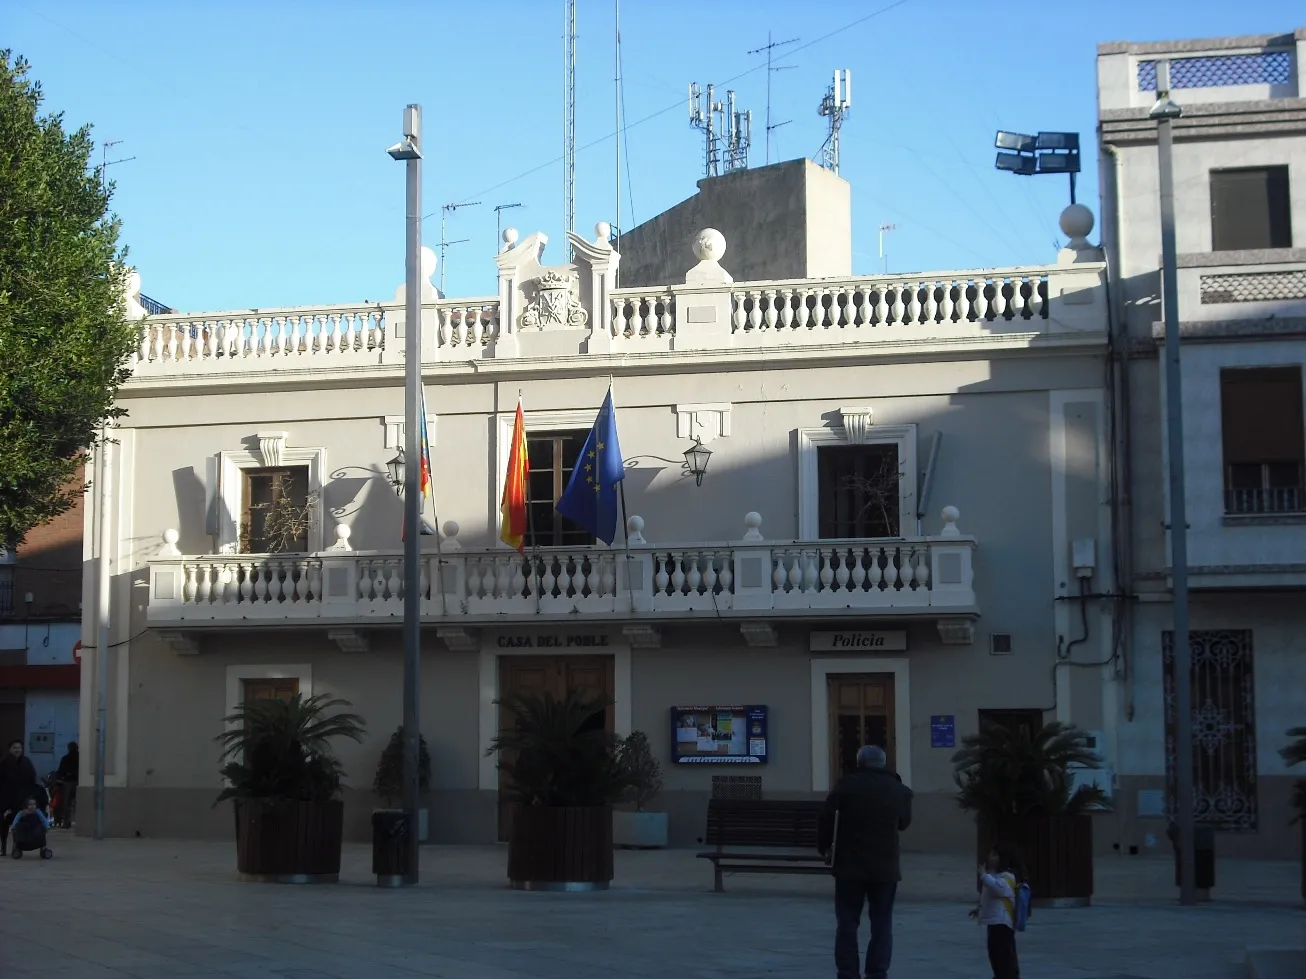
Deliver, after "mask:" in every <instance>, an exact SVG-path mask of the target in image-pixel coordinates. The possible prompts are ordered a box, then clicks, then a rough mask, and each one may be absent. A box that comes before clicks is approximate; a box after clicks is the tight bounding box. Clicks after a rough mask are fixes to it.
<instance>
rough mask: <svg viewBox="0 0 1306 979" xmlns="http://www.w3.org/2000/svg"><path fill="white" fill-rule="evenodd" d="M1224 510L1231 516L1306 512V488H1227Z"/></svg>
mask: <svg viewBox="0 0 1306 979" xmlns="http://www.w3.org/2000/svg"><path fill="white" fill-rule="evenodd" d="M1224 512H1225V513H1226V514H1228V515H1229V516H1254V515H1256V514H1267V515H1270V514H1276V513H1302V512H1306V490H1303V488H1302V487H1301V486H1277V487H1272V488H1269V489H1226V490H1225V491H1224Z"/></svg>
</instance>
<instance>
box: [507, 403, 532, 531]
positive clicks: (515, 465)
mask: <svg viewBox="0 0 1306 979" xmlns="http://www.w3.org/2000/svg"><path fill="white" fill-rule="evenodd" d="M530 474H531V463H530V458H529V457H528V456H527V453H526V421H525V419H524V418H523V416H522V410H521V398H518V399H517V417H516V419H514V421H513V423H512V448H511V449H510V450H509V453H508V474H507V476H505V477H504V480H503V500H502V501H501V502H500V504H499V514H500V519H499V540H501V541H503V542H504V543H505V544H507V545H508V546H509V547H515V548H517V550H518V551H519V552H521V553H522V554H525V553H526V480H527V478H528V477H529V476H530Z"/></svg>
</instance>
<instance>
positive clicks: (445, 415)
mask: <svg viewBox="0 0 1306 979" xmlns="http://www.w3.org/2000/svg"><path fill="white" fill-rule="evenodd" d="M1085 218H1087V222H1086V223H1085ZM1063 224H1065V225H1066V227H1067V230H1068V232H1069V233H1072V234H1074V236H1075V242H1074V245H1075V247H1071V248H1068V249H1067V250H1065V251H1063V252H1062V253H1061V256H1060V257H1059V261H1058V263H1057V264H1052V265H1048V266H1041V267H1031V268H1013V269H992V270H984V271H976V272H955V273H943V274H930V275H917V276H912V275H894V276H869V277H848V276H845V277H841V278H834V279H808V280H786V281H752V282H733V281H732V280H731V277H730V275H729V274H728V273H727V272H726V271H725V269H724V268H723V267H722V264H721V258H722V257H723V255H724V253H725V249H726V248H727V247H728V243H727V242H726V241H724V240H723V239H722V237H721V235H720V234H719V233H716V232H711V231H704V232H703V233H702V234H701V235H699V236H698V237H697V240H696V241H695V242H694V245H693V247H694V254H693V255H691V254H689V250H688V249H686V254H685V256H684V261H683V266H684V267H685V268H686V269H687V270H688V271H687V272H685V273H682V275H681V276H680V279H681V280H683V281H678V282H676V283H675V284H664V285H658V286H649V287H638V288H632V289H624V288H622V289H618V288H616V287H615V280H616V269H617V267H618V265H619V263H620V261H621V256H620V255H619V254H618V252H616V251H614V250H613V249H612V247H611V245H610V243H609V238H610V232H609V229H608V228H607V226H606V225H600V226H599V227H598V228H597V229H596V232H597V237H596V238H595V239H594V240H589V239H585V238H582V237H579V236H572V240H571V242H570V244H571V245H572V246H573V248H574V253H575V259H574V263H573V264H571V265H564V266H549V267H545V266H542V265H541V264H540V255H541V250H542V247H543V245H544V243H545V238H544V236H543V235H539V234H534V235H530V236H527V237H525V238H522V239H521V240H518V236H517V234H516V232H515V231H512V230H511V229H510V230H509V231H508V232H506V233H505V240H506V244H505V247H504V249H503V251H502V252H501V253H500V254H499V255H497V256H496V259H495V261H496V262H497V265H498V270H499V290H498V295H497V296H493V297H485V298H480V299H458V300H453V299H446V298H443V297H440V296H439V295H438V294H437V293H436V291H435V289H434V287H433V286H432V287H424V296H423V312H422V316H423V333H422V358H423V360H422V374H423V380H424V385H425V397H426V405H427V412H428V429H429V433H430V439H431V442H432V449H433V455H434V489H435V494H434V495H435V500H436V503H437V506H438V518H434V517H433V516H432V515H431V513H430V512H429V511H428V512H427V519H428V520H431V522H432V523H435V524H437V525H438V526H439V527H440V531H441V533H440V534H439V536H438V537H435V536H428V537H424V538H423V545H422V546H423V574H422V578H421V581H420V582H419V583H418V588H419V589H420V595H421V602H422V611H423V631H422V665H421V672H422V691H421V697H422V708H421V709H422V718H423V722H422V727H423V734H424V736H425V737H426V739H427V740H428V742H429V744H430V750H431V754H432V761H433V770H434V774H433V788H432V792H431V795H430V798H429V799H428V800H427V806H428V807H429V809H430V811H431V836H432V838H433V839H436V840H440V841H445V842H476V841H488V840H493V839H495V838H496V836H497V835H498V834H499V832H500V830H501V827H499V824H498V820H497V818H496V813H497V811H498V799H499V776H498V773H497V771H496V768H495V764H494V760H493V759H492V758H490V757H488V756H487V754H486V749H487V748H488V747H489V744H490V742H491V740H492V739H493V737H494V736H495V734H496V732H497V731H498V729H499V724H500V721H501V717H500V709H499V707H498V706H497V705H496V701H497V700H498V699H499V698H500V697H501V696H502V695H504V694H505V693H507V692H509V691H511V690H514V689H518V688H521V687H523V686H526V687H536V688H541V687H543V688H548V689H554V690H559V691H560V690H562V689H565V688H566V687H567V686H573V687H578V688H580V689H583V690H589V691H593V692H597V693H603V694H607V695H608V696H610V697H611V698H612V700H613V707H612V708H611V710H610V711H609V712H608V714H607V717H606V719H605V722H606V723H607V724H608V725H609V726H610V727H611V728H612V729H613V730H614V731H616V732H617V733H619V734H625V733H628V732H630V731H632V730H641V731H644V732H645V733H646V734H648V736H649V738H650V740H651V741H652V743H653V745H654V746H655V748H659V749H660V750H659V757H660V759H661V761H662V763H663V767H664V770H665V773H666V784H665V787H664V790H663V792H662V795H661V797H660V798H659V800H658V801H657V802H656V803H655V804H654V805H655V806H656V807H658V808H661V809H664V810H666V811H668V812H669V813H670V814H671V821H670V825H671V837H672V841H673V842H676V843H688V842H692V841H693V840H695V839H696V838H698V837H700V836H701V835H702V832H703V822H704V813H705V810H706V802H707V800H708V798H709V797H711V795H712V794H713V792H714V791H715V792H721V791H735V792H740V791H742V792H760V793H761V794H763V795H764V796H766V797H772V798H784V797H800V798H801V797H808V796H813V795H820V794H821V793H823V792H824V791H825V790H826V789H827V788H828V786H829V785H830V782H831V780H832V778H834V777H836V776H837V775H838V773H839V772H840V771H841V770H842V769H843V768H844V767H845V766H846V765H848V764H849V763H850V760H851V757H852V753H853V752H854V751H855V749H856V747H857V746H858V745H860V744H861V743H863V742H867V741H873V742H878V743H882V744H883V745H884V746H885V747H886V749H887V750H888V752H889V755H890V758H891V759H892V762H893V764H894V765H895V766H896V767H897V769H898V771H899V772H900V773H901V774H902V777H903V779H904V781H906V782H907V783H908V784H910V785H911V786H912V787H913V788H914V789H915V790H916V792H917V799H918V803H917V815H916V824H915V828H914V829H913V832H912V834H911V838H910V845H913V846H917V847H935V848H937V847H956V848H957V849H959V850H964V849H968V848H969V847H971V846H973V835H972V831H971V829H970V828H969V822H968V819H967V817H966V816H965V815H964V814H963V813H961V812H959V810H958V809H957V806H956V803H955V801H954V798H953V795H954V791H955V787H954V785H953V781H952V768H951V764H950V758H951V756H952V753H953V749H954V747H955V745H956V744H957V742H958V741H959V740H960V738H961V737H963V736H964V735H965V734H967V733H970V732H972V731H974V730H976V729H977V727H978V725H979V723H980V721H981V717H982V716H984V715H985V712H989V713H988V715H987V716H989V717H990V718H991V719H994V720H1000V721H1003V722H1007V723H1034V722H1036V721H1038V720H1042V719H1052V718H1061V719H1063V720H1072V719H1073V720H1076V721H1078V722H1079V723H1080V724H1081V725H1082V726H1084V727H1087V728H1089V729H1090V730H1094V731H1098V732H1101V733H1102V737H1103V742H1104V750H1105V744H1106V743H1108V742H1109V741H1110V739H1111V737H1113V735H1112V733H1111V728H1112V725H1113V724H1114V718H1113V717H1112V716H1111V710H1110V709H1109V705H1110V703H1111V698H1110V697H1109V696H1108V695H1107V694H1105V693H1104V689H1105V687H1106V685H1108V684H1109V683H1110V682H1111V681H1110V677H1109V675H1108V674H1107V673H1106V671H1104V670H1103V669H1100V668H1088V669H1080V670H1068V669H1065V670H1062V669H1058V668H1057V664H1058V663H1063V662H1070V661H1075V662H1078V661H1080V660H1083V661H1084V662H1085V663H1091V662H1095V661H1099V660H1101V659H1103V658H1104V656H1106V655H1107V654H1108V653H1109V648H1110V647H1109V643H1110V637H1111V632H1112V628H1111V623H1112V618H1111V614H1110V609H1109V606H1107V605H1103V604H1102V603H1101V602H1097V601H1094V600H1093V599H1090V598H1085V597H1084V596H1086V595H1093V594H1098V593H1111V592H1113V591H1114V589H1115V587H1116V586H1115V582H1114V579H1113V577H1112V571H1111V569H1112V567H1113V555H1112V553H1111V536H1110V524H1111V521H1110V507H1109V499H1108V496H1107V487H1108V482H1109V481H1108V473H1107V463H1108V461H1109V458H1110V453H1109V450H1108V426H1107V400H1106V397H1105V391H1104V384H1103V378H1104V377H1105V374H1106V352H1107V302H1106V288H1105V266H1104V265H1103V263H1102V262H1101V261H1100V257H1101V255H1100V252H1097V251H1095V250H1093V249H1091V248H1089V247H1088V245H1087V241H1086V240H1085V238H1084V236H1085V235H1087V234H1088V232H1089V230H1090V229H1091V215H1087V212H1086V211H1083V212H1080V213H1077V214H1076V215H1074V216H1073V217H1072V218H1070V219H1069V220H1068V223H1067V222H1063ZM424 271H425V272H426V275H427V278H428V279H429V278H430V275H431V274H432V273H433V272H434V262H433V260H432V259H431V258H430V257H429V256H428V259H427V263H426V267H425V269H424ZM402 299H403V295H402V289H401V290H400V293H399V295H398V296H397V297H396V301H395V302H393V303H385V304H380V305H360V306H354V307H339V308H337V307H312V308H300V309H286V310H261V311H249V312H233V313H202V314H193V315H187V314H169V315H159V316H150V317H148V318H146V319H144V320H143V324H142V331H141V346H140V349H139V351H138V353H137V355H136V357H135V358H134V360H135V362H134V373H133V377H132V379H131V380H130V381H129V382H128V383H127V385H126V386H125V387H124V388H123V389H122V391H121V405H122V407H123V408H124V409H126V415H125V416H124V418H123V419H122V420H121V423H120V426H119V427H118V428H117V429H116V431H115V442H116V446H117V448H116V450H115V457H114V459H113V464H112V471H113V473H114V477H113V480H112V492H113V501H114V502H113V507H112V510H111V520H112V521H113V526H112V527H111V536H112V540H113V542H114V543H113V545H112V551H111V553H110V554H109V568H110V572H109V573H110V574H111V575H112V593H113V602H112V615H111V622H110V626H111V629H110V645H109V648H108V650H107V652H106V655H105V657H104V663H103V665H104V668H105V670H106V671H107V672H106V686H107V690H108V693H109V695H108V702H107V731H106V737H107V745H108V747H107V762H106V769H105V779H106V784H107V787H108V789H107V796H106V814H107V825H108V831H109V832H110V833H111V834H113V835H134V834H136V833H140V834H141V835H146V836H155V835H178V836H193V835H200V836H217V837H221V836H226V835H228V834H229V833H230V832H231V820H230V816H229V814H225V813H224V811H222V810H214V809H213V808H212V802H213V799H214V797H215V795H216V794H217V792H218V790H219V788H220V778H219V776H218V747H217V745H216V743H215V741H214V738H215V736H216V735H218V734H219V733H220V732H221V731H222V730H223V723H224V722H223V718H224V717H225V716H226V715H228V714H229V713H230V712H231V710H232V709H233V708H234V707H235V706H236V705H237V704H239V703H240V702H242V700H244V699H246V698H250V697H257V696H276V695H281V694H286V693H291V692H295V691H298V692H300V693H304V694H309V693H324V692H329V693H332V694H334V695H337V696H340V697H344V698H345V699H347V700H349V701H351V702H352V703H353V705H354V708H355V709H356V710H357V711H358V712H359V713H361V714H362V715H363V716H364V717H365V718H367V720H368V722H369V728H370V730H369V737H368V740H367V741H366V742H365V743H364V744H362V745H354V744H344V745H342V746H341V756H342V760H343V762H344V765H345V768H346V769H347V772H348V779H347V790H346V811H347V832H348V833H349V834H350V835H351V836H353V837H354V838H363V837H365V836H366V835H367V834H368V832H369V830H368V816H369V813H370V810H371V808H372V807H373V806H374V805H375V804H377V802H378V800H376V799H374V798H373V796H372V794H371V791H370V785H371V781H372V777H373V773H374V771H375V766H376V763H377V760H378V758H379V755H380V752H381V750H382V748H383V747H384V745H385V742H386V740H387V739H388V737H389V736H390V734H391V733H392V732H393V731H394V730H395V728H396V727H397V726H398V725H399V722H400V717H401V704H400V682H401V675H402V668H401V651H400V622H401V617H402V600H401V598H400V589H401V587H402V581H401V577H402V560H401V551H400V547H401V544H400V533H401V518H402V507H401V501H400V499H399V498H398V496H397V495H396V493H395V491H394V489H393V488H392V484H391V480H390V469H391V468H392V467H391V465H389V464H391V463H394V462H397V461H398V460H397V459H396V452H397V450H398V448H399V446H400V445H401V444H402V439H403V418H402V404H403V389H402V372H403V360H402V348H403V343H402V337H403V334H404V327H405V323H404V311H403V303H402ZM609 386H611V389H612V391H613V395H614V401H615V404H616V418H617V429H618V432H619V440H620V447H621V452H622V455H623V458H624V463H625V479H624V500H625V507H626V513H625V517H626V518H627V519H626V521H625V526H626V530H627V534H626V537H625V538H624V539H623V537H622V536H621V535H618V537H617V539H616V542H615V544H614V545H613V546H612V547H609V546H607V545H604V544H602V543H597V544H596V543H595V542H594V539H593V538H592V537H590V536H589V535H588V533H586V532H584V531H583V530H581V529H580V528H577V527H575V526H573V525H570V524H568V523H566V522H565V521H563V520H562V519H561V518H559V517H558V516H557V515H556V513H555V511H554V509H553V502H554V501H555V500H556V499H557V496H558V494H559V493H560V492H561V490H562V488H563V487H564V485H565V484H566V482H567V481H568V479H569V478H570V473H571V470H572V468H573V466H575V465H576V464H577V454H578V452H579V448H580V445H581V443H582V442H583V441H584V438H585V436H586V434H587V432H588V430H589V428H590V426H591V425H592V424H593V423H594V420H595V417H596V414H597V411H598V408H599V406H600V404H601V402H602V400H603V398H604V395H605V393H606V392H607V391H608V389H609ZM519 397H520V399H521V402H522V404H523V406H524V411H525V421H526V430H527V438H528V445H529V454H530V466H531V477H530V485H529V490H530V500H531V514H532V527H531V534H530V540H529V542H528V545H529V546H528V547H527V548H526V554H525V557H523V556H521V555H519V554H518V553H517V552H516V551H514V550H511V549H509V548H507V547H506V546H504V545H502V544H501V543H499V541H498V521H499V505H500V500H501V497H502V493H503V481H504V475H505V470H506V467H507V453H508V448H509V439H510V436H511V431H512V419H513V415H514V412H515V408H516V405H517V402H518V398H519ZM699 443H701V444H702V445H703V446H704V447H706V448H707V449H709V450H710V451H711V458H710V463H709V465H708V467H707V470H706V472H705V473H700V475H701V477H702V478H701V484H700V481H699V480H698V479H696V478H695V475H694V474H693V473H692V472H691V471H690V470H689V468H688V464H687V462H686V457H685V450H686V449H687V448H689V447H691V446H694V445H696V444H699ZM582 462H583V461H582ZM700 469H701V467H700ZM278 512H279V513H281V515H282V516H283V517H284V516H285V515H286V514H291V515H292V516H294V515H299V516H301V517H306V518H307V519H305V520H299V519H295V520H290V521H286V520H283V519H280V518H276V519H274V516H273V515H274V514H275V513H278ZM89 578H90V576H89V575H88V587H90V586H91V585H92V584H93V582H91V581H90V580H89ZM92 629H93V623H91V622H89V621H88V624H87V630H88V631H87V634H86V637H85V643H86V645H87V646H90V645H93V643H92V641H91V640H92V638H93V636H94V632H93V631H91V630H92ZM1083 629H1086V630H1087V631H1086V632H1084V631H1082V630H1083ZM92 652H94V651H92ZM92 663H93V657H92ZM94 677H95V669H88V670H86V671H85V672H84V676H83V684H84V687H83V691H84V696H83V723H84V725H89V723H90V721H91V719H92V717H93V715H92V713H91V711H92V705H93V704H94V703H95V699H94V696H93V691H94V687H93V683H94ZM676 708H698V709H697V710H681V711H680V712H679V713H675V712H674V709H676ZM731 708H737V709H735V710H731ZM762 709H764V710H762ZM759 710H760V713H759ZM720 716H725V717H730V718H732V721H731V722H730V723H725V724H722V723H719V722H718V721H717V720H715V719H716V718H718V717H720ZM673 718H674V720H673ZM686 718H694V719H696V720H697V722H698V723H695V720H686ZM706 718H712V719H713V720H712V721H711V723H710V724H708V725H707V727H709V728H711V729H712V730H710V731H706V732H705V731H704V730H703V729H702V727H701V725H702V723H703V721H704V719H706ZM756 721H760V722H761V725H762V726H761V727H760V729H759V727H755V726H754V722H756ZM732 725H733V726H734V730H735V734H736V737H735V738H734V741H732V742H731V743H729V744H725V743H724V741H725V740H728V739H722V738H721V737H720V735H721V733H722V732H723V731H724V730H727V729H729V728H731V726H732ZM745 725H747V726H748V737H747V739H745V738H743V736H742V735H741V734H740V732H741V731H742V730H743V729H744V728H745ZM681 727H684V728H685V729H686V730H685V731H681V730H679V729H680V728H681ZM694 727H698V728H699V730H697V731H694V732H693V733H692V734H687V733H686V731H688V729H689V728H694ZM704 734H706V739H708V740H709V741H710V739H711V738H713V737H717V739H718V741H721V742H722V743H721V744H715V745H714V744H713V743H706V744H705V743H704V740H703V739H702V738H701V737H700V736H701V735H704ZM90 755H91V753H90V752H87V753H86V756H87V757H88V761H87V763H86V764H87V765H88V766H89V765H90V764H91V760H90ZM762 759H764V760H762ZM86 777H87V778H89V777H90V773H89V772H88V773H87V774H86ZM1108 784H1109V780H1108Z"/></svg>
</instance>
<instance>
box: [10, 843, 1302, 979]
mask: <svg viewBox="0 0 1306 979" xmlns="http://www.w3.org/2000/svg"><path fill="white" fill-rule="evenodd" d="M53 846H54V847H55V849H56V855H55V858H54V859H53V860H50V861H40V860H35V859H30V857H28V858H24V859H23V860H21V861H13V860H9V859H5V860H4V861H0V890H2V892H3V893H4V895H5V897H4V904H3V907H4V912H3V914H0V977H3V979H29V977H36V976H42V977H49V976H56V977H62V979H109V977H114V979H117V977H124V976H142V977H143V976H152V977H154V976H157V977H164V976H213V977H238V979H254V977H269V979H363V977H366V979H385V977H418V976H425V977H443V979H525V977H544V979H625V977H641V979H642V977H673V979H725V977H750V979H751V977H757V976H767V977H772V979H800V977H801V979H823V977H830V976H833V975H834V969H833V963H832V959H831V951H830V948H831V940H832V934H833V913H832V908H831V899H830V886H831V885H830V882H829V881H828V880H826V879H824V878H819V877H772V876H764V877H759V876H748V877H744V876H740V877H734V878H727V881H726V888H727V893H725V894H713V893H711V884H712V878H711V873H710V867H709V866H708V865H707V862H706V861H702V860H695V859H694V856H693V851H692V850H690V851H685V850H671V851H655V852H620V853H618V855H617V879H616V881H614V883H613V888H612V890H610V891H608V892H606V893H596V894H527V893H520V892H516V891H511V890H509V889H508V888H507V887H506V882H505V880H504V876H503V875H504V867H505V865H506V852H505V851H504V850H503V849H502V848H498V847H427V848H423V851H422V874H423V883H422V884H421V886H420V887H419V888H417V889H415V890H412V891H387V890H379V889H377V888H376V887H375V886H374V878H372V877H371V876H370V873H369V872H370V869H371V866H370V850H369V849H368V848H367V847H365V846H354V845H350V846H347V847H346V848H345V859H344V867H343V869H342V875H341V876H342V880H341V882H340V883H339V884H334V885H318V886H307V887H295V886H288V885H273V884H250V883H241V882H239V881H238V880H237V879H236V875H235V851H234V847H233V846H232V845H231V844H229V843H227V844H219V843H196V842H184V843H183V842H171V841H159V840H110V841H107V842H103V843H98V844H97V843H93V842H91V841H88V840H82V839H73V838H71V836H70V835H69V834H67V833H57V834H55V838H54V841H53ZM904 864H905V866H904V874H905V877H906V879H905V880H904V883H903V885H902V889H901V891H900V897H899V908H898V913H897V924H896V934H895V945H896V948H895V953H894V967H893V973H892V974H893V976H894V977H895V979H914V977H920V979H927V977H928V979H953V977H958V979H960V977H974V979H986V977H987V976H988V975H989V972H988V967H987V964H986V961H985V958H984V937H983V934H982V933H981V931H980V930H979V929H978V928H977V927H976V926H975V925H973V924H971V923H970V922H969V921H968V920H967V918H966V911H967V909H968V908H969V907H970V906H971V903H972V902H973V895H974V878H973V876H972V875H973V873H974V870H973V868H971V867H970V866H969V864H968V863H967V862H966V860H965V859H964V858H963V857H950V856H940V855H931V856H924V855H907V856H906V857H905V858H904ZM1298 872H1299V871H1298V867H1297V864H1296V863H1295V862H1276V863H1256V862H1249V861H1237V862H1235V861H1223V862H1221V864H1220V866H1219V870H1218V874H1219V878H1218V881H1217V883H1218V885H1219V886H1218V887H1217V889H1216V891H1215V893H1214V901H1213V902H1212V903H1211V904H1209V905H1205V906H1202V907H1198V908H1180V907H1178V906H1176V904H1175V892H1174V889H1173V887H1171V880H1170V875H1171V874H1172V866H1171V863H1170V861H1169V860H1168V859H1164V858H1157V857H1151V858H1145V857H1119V856H1114V855H1113V856H1109V857H1102V858H1100V859H1099V861H1098V867H1097V894H1096V896H1095V899H1094V906H1093V907H1091V908H1083V909H1077V910H1051V909H1046V910H1038V911H1036V912H1035V915H1034V918H1033V919H1032V920H1031V922H1030V927H1029V930H1028V931H1027V932H1025V933H1024V934H1023V935H1021V936H1020V955H1021V965H1022V975H1023V976H1024V977H1025V979H1040V977H1057V979H1061V977H1065V979H1096V977H1110V979H1116V977H1141V979H1234V977H1242V976H1246V975H1247V974H1248V971H1247V967H1246V964H1245V963H1246V950H1247V947H1248V946H1269V947H1277V948H1285V947H1298V948H1300V947H1303V946H1306V910H1304V909H1303V908H1302V905H1301V900H1300V897H1299V884H1298ZM1285 975H1286V973H1285ZM1262 979H1272V977H1262Z"/></svg>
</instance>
